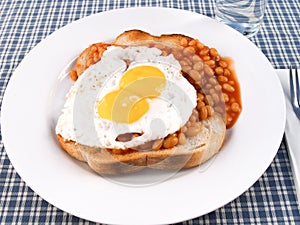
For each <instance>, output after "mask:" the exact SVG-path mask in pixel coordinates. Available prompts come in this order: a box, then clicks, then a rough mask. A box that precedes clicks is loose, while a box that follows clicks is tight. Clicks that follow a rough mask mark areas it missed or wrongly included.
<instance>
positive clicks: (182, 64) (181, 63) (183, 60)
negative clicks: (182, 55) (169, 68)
mask: <svg viewBox="0 0 300 225" xmlns="http://www.w3.org/2000/svg"><path fill="white" fill-rule="evenodd" d="M179 63H180V65H181V66H187V65H189V63H188V62H187V61H186V60H185V59H182V60H180V62H179Z"/></svg>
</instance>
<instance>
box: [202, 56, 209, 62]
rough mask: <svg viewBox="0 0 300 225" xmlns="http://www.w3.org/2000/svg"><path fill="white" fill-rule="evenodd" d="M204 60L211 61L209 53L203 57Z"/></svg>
mask: <svg viewBox="0 0 300 225" xmlns="http://www.w3.org/2000/svg"><path fill="white" fill-rule="evenodd" d="M202 59H203V61H209V60H210V56H209V55H205V56H203V57H202Z"/></svg>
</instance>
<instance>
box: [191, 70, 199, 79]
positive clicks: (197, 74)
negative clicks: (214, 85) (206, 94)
mask: <svg viewBox="0 0 300 225" xmlns="http://www.w3.org/2000/svg"><path fill="white" fill-rule="evenodd" d="M189 75H190V77H191V78H193V80H195V81H199V80H200V79H201V75H200V73H199V72H198V71H196V70H190V71H189Z"/></svg>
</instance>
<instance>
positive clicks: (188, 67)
mask: <svg viewBox="0 0 300 225" xmlns="http://www.w3.org/2000/svg"><path fill="white" fill-rule="evenodd" d="M191 69H192V67H191V66H182V71H183V72H185V73H188V71H190V70H191Z"/></svg>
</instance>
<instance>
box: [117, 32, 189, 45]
mask: <svg viewBox="0 0 300 225" xmlns="http://www.w3.org/2000/svg"><path fill="white" fill-rule="evenodd" d="M182 39H186V41H187V42H190V41H191V40H193V38H191V37H188V36H185V35H183V34H163V35H161V36H154V35H151V34H149V33H147V32H144V31H141V30H129V31H125V32H123V33H122V34H120V35H119V36H118V37H116V39H115V41H114V42H113V44H115V45H131V44H134V43H136V42H140V41H162V42H166V43H170V44H175V45H180V44H181V43H182V42H181V41H182Z"/></svg>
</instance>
